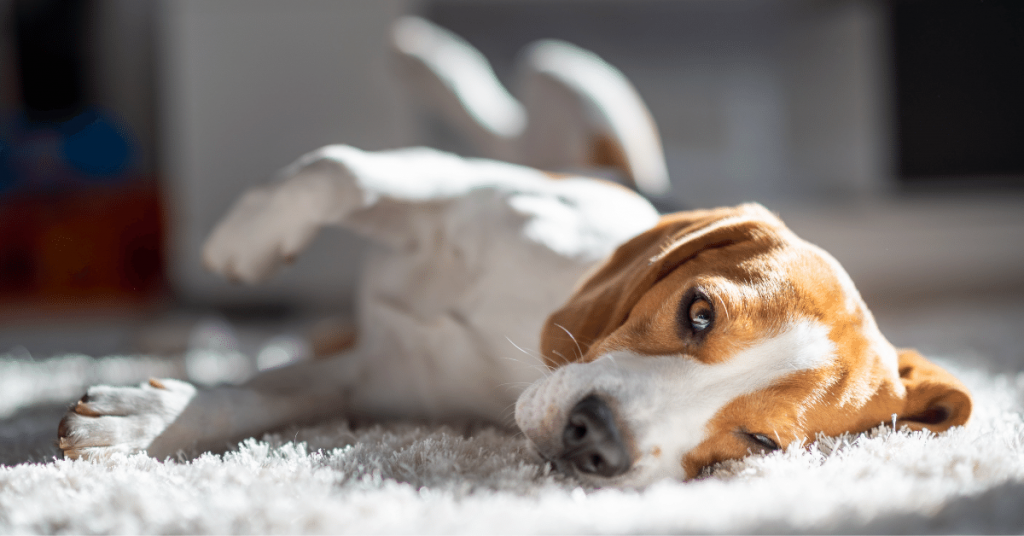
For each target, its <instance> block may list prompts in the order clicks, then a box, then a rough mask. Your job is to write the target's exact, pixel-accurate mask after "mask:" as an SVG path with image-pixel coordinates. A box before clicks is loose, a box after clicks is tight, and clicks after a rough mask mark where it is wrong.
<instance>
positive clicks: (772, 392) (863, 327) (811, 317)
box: [516, 205, 971, 486]
mask: <svg viewBox="0 0 1024 536" xmlns="http://www.w3.org/2000/svg"><path fill="white" fill-rule="evenodd" d="M541 349H542V352H543V355H544V356H545V359H546V360H547V362H548V365H549V367H551V368H552V369H554V370H553V373H552V374H550V375H548V376H547V377H545V378H544V379H542V380H540V381H538V382H537V383H535V384H533V385H532V386H530V387H529V388H528V389H527V390H526V391H525V392H524V393H523V394H522V396H521V397H520V398H519V401H518V403H517V404H516V422H517V423H518V424H519V427H520V428H521V429H522V430H523V432H524V433H525V434H526V436H527V437H528V438H529V440H530V442H531V443H532V444H533V446H534V447H535V448H536V449H537V451H538V453H539V454H541V455H542V456H543V457H545V458H547V459H549V460H551V461H553V462H555V464H556V465H557V466H559V467H560V468H561V469H563V470H564V471H567V472H571V473H575V474H576V475H578V476H579V477H580V478H581V479H583V480H584V481H587V482H590V483H594V484H613V485H627V486H638V485H644V484H647V483H649V482H652V481H655V480H658V479H662V478H666V477H675V478H693V477H695V476H697V475H698V474H699V473H700V471H701V470H702V469H703V468H705V467H708V466H710V465H712V464H714V463H717V462H720V461H723V460H727V459H732V458H741V457H743V456H746V455H748V454H749V453H752V452H753V453H757V452H766V451H770V450H774V449H777V448H780V447H785V446H787V445H790V444H791V443H793V442H802V441H806V440H808V439H813V438H814V437H815V435H816V434H818V433H824V434H826V435H838V434H841V433H844V432H860V431H864V430H868V429H870V428H873V427H875V426H877V425H879V424H880V423H882V422H892V418H893V415H896V419H897V420H896V423H895V424H896V426H897V427H900V426H903V425H906V426H909V427H910V428H913V429H929V430H932V431H935V432H939V431H943V430H946V429H947V428H949V427H951V426H955V425H959V424H963V423H965V422H966V421H967V419H968V417H969V416H970V412H971V399H970V395H969V393H968V392H967V390H966V389H965V388H964V387H963V385H961V384H960V382H958V381H957V380H956V379H955V378H953V377H952V376H951V375H950V374H949V373H947V372H945V371H944V370H942V369H940V368H939V367H937V366H935V365H933V364H931V363H929V362H928V361H926V360H925V359H924V358H922V357H921V356H920V355H918V354H917V353H915V352H913V351H909V350H908V351H900V350H897V349H895V348H894V347H893V346H892V345H891V344H890V343H889V342H888V341H887V340H886V339H885V337H883V336H882V334H881V333H880V332H879V330H878V327H877V326H876V324H875V321H874V318H873V317H872V316H871V313H870V311H868V309H867V307H866V306H865V305H864V302H863V301H862V300H861V297H860V294H859V293H858V292H857V289H856V288H855V287H854V286H853V283H852V281H851V280H850V278H849V276H848V275H847V274H846V272H845V271H844V270H843V268H842V267H841V266H840V265H839V264H838V263H837V262H836V260H835V259H833V258H832V257H831V256H830V255H829V254H827V253H825V252H824V251H822V250H821V249H819V248H817V247H815V246H813V245H811V244H809V243H807V242H805V241H803V240H801V239H800V238H798V237H797V236H796V235H794V234H793V233H792V232H791V231H789V229H787V228H786V227H785V226H784V225H783V224H782V222H781V221H780V220H779V219H778V218H776V217H775V216H773V215H772V214H771V213H769V212H768V211H767V210H765V209H764V208H763V207H761V206H759V205H742V206H739V207H736V208H725V209H715V210H708V211H693V212H685V213H679V214H674V215H670V216H665V217H663V218H662V220H661V221H660V222H659V224H658V225H657V226H656V227H654V228H653V229H651V230H650V231H647V232H645V233H644V234H641V235H640V236H637V237H636V238H634V239H633V240H631V241H629V242H627V243H626V244H624V245H623V246H621V247H620V248H619V249H618V250H617V251H616V252H615V253H614V254H613V255H612V256H611V257H610V258H609V259H608V260H607V261H605V262H604V263H603V264H601V265H599V266H598V267H596V268H595V269H594V271H592V272H591V273H590V275H589V276H588V277H585V278H584V279H583V281H582V282H581V283H580V285H579V287H578V288H577V289H576V290H575V292H574V293H573V296H572V297H571V298H570V299H569V301H568V302H567V303H566V304H565V306H564V307H562V309H560V310H558V311H556V312H555V313H554V314H552V315H551V317H550V318H549V319H548V321H547V323H546V324H545V327H544V330H543V333H542V342H541Z"/></svg>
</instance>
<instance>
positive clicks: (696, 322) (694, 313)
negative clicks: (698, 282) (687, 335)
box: [689, 297, 715, 333]
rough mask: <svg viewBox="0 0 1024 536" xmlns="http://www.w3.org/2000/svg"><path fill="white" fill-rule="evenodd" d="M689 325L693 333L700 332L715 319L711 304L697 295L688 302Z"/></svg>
mask: <svg viewBox="0 0 1024 536" xmlns="http://www.w3.org/2000/svg"><path fill="white" fill-rule="evenodd" d="M689 316H690V327H691V328H692V329H693V331H694V332H695V333H700V332H702V331H704V330H706V329H708V328H709V327H711V322H712V321H714V319H715V311H714V309H712V308H711V304H710V303H709V302H708V301H707V300H705V299H704V298H701V297H697V298H695V299H694V300H693V302H692V303H690V312H689Z"/></svg>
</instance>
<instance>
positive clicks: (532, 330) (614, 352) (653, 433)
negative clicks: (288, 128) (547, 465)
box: [59, 27, 971, 486]
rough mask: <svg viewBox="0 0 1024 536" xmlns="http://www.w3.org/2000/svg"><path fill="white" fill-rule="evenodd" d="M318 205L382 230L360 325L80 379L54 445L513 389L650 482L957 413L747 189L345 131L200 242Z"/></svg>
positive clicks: (959, 420) (583, 472)
mask: <svg viewBox="0 0 1024 536" xmlns="http://www.w3.org/2000/svg"><path fill="white" fill-rule="evenodd" d="M428 29H429V27H428ZM412 59H413V60H415V59H416V58H415V57H414V58H412ZM576 59H579V58H576ZM569 61H573V60H571V59H570V60H569ZM587 61H590V60H587ZM430 68H431V69H434V68H437V69H440V70H442V71H443V69H444V68H443V66H442V67H437V66H434V67H430ZM569 70H570V71H571V70H572V69H569ZM441 75H445V76H449V75H450V76H454V75H452V74H451V73H447V74H446V73H444V72H442V73H441ZM438 78H439V79H441V78H443V76H440V75H439V76H438ZM590 97H593V96H592V95H591V96H590ZM580 101H581V102H585V101H586V99H580ZM595 102H598V104H600V98H596V101H595ZM583 115H585V114H583ZM605 126H607V125H605ZM622 136H623V135H622V133H621V132H619V133H618V137H622ZM582 138H586V137H585V136H584V137H582ZM591 139H598V140H607V139H612V140H614V139H616V136H604V137H600V136H591ZM655 139H656V138H655ZM517 143H518V142H517ZM601 143H605V144H607V143H608V142H607V141H602V142H601ZM614 149H615V151H617V152H618V154H620V155H627V157H624V158H620V159H619V161H620V162H622V161H628V157H632V158H634V161H637V160H636V158H639V157H637V156H636V151H633V152H632V153H631V152H630V149H629V148H628V147H623V146H621V145H619V146H614ZM620 170H621V171H622V172H623V174H624V175H625V176H626V177H627V178H633V179H634V182H637V183H639V182H641V181H636V180H635V179H636V176H635V175H631V172H630V170H629V168H628V167H627V166H620ZM656 183H657V181H654V182H653V183H652V182H648V183H647V184H656ZM325 225H340V226H343V227H345V228H347V229H350V230H352V231H353V232H356V233H358V234H360V235H362V236H364V237H366V238H367V239H369V240H370V241H372V242H373V243H375V244H376V247H375V249H374V250H373V251H372V253H371V254H370V255H369V257H368V258H367V259H366V261H365V266H364V275H363V277H364V279H363V281H362V284H361V286H360V293H359V297H358V304H357V305H358V307H357V311H358V326H359V339H358V342H357V344H356V346H355V347H354V348H352V349H351V350H349V351H348V352H346V353H345V354H343V355H340V356H338V357H336V358H332V359H327V360H317V361H309V362H303V363H299V364H296V365H291V366H287V367H283V368H280V369H274V370H270V371H266V372H263V373H261V374H259V375H258V376H256V377H255V378H254V379H253V380H251V381H250V382H248V383H247V384H245V385H243V386H239V387H233V386H222V387H216V388H213V389H208V390H197V389H195V388H194V387H192V386H191V385H190V384H188V383H185V382H181V381H177V380H151V381H150V382H148V383H146V384H143V385H141V386H139V387H107V386H97V387H93V388H90V389H89V392H88V394H87V395H86V396H85V397H83V399H82V400H81V401H80V402H79V403H78V404H77V405H76V406H74V407H73V408H72V409H71V410H70V411H69V412H68V414H67V415H66V416H65V418H64V419H63V420H62V421H61V424H60V430H59V436H60V446H61V449H63V451H64V453H65V455H66V456H68V457H71V458H76V457H97V456H104V455H106V454H109V453H111V452H135V451H141V450H146V451H148V452H149V454H151V455H153V456H156V457H162V456H166V455H169V454H172V453H174V452H175V451H177V450H178V449H182V448H190V447H197V446H198V447H201V448H202V447H208V446H217V445H221V444H224V443H225V442H226V441H229V440H232V439H237V438H240V437H247V436H251V435H255V434H259V433H262V432H264V431H266V430H270V429H274V428H278V427H281V426H286V425H289V424H292V423H298V422H309V421H313V420H318V419H324V418H330V417H337V416H358V417H370V418H390V417H427V418H451V417H472V418H483V419H489V420H493V421H496V422H501V421H502V419H503V418H505V417H507V412H508V408H510V407H513V406H514V407H515V422H516V424H517V425H518V427H519V428H520V429H521V430H522V432H523V433H524V434H525V436H526V438H527V439H528V441H529V444H530V445H531V447H532V448H533V449H534V451H535V452H536V453H537V454H538V455H539V456H540V457H542V458H544V459H546V460H548V461H550V462H552V463H553V464H554V465H555V466H556V467H557V468H559V469H560V470H562V471H565V472H566V473H569V474H573V475H575V476H576V477H578V478H579V479H580V480H582V481H584V482H586V483H589V484H594V485H619V486H643V485H645V484H648V483H650V482H653V481H656V480H659V479H663V478H679V479H688V478H693V477H695V476H697V475H698V474H700V472H701V471H702V470H703V469H704V468H706V467H709V466H711V465H713V464H715V463H717V462H720V461H723V460H727V459H733V458H739V457H743V456H746V455H748V454H750V453H752V452H753V453H760V452H767V451H771V450H775V449H778V448H780V447H785V446H787V445H790V444H792V443H799V442H804V441H807V440H810V439H813V438H814V437H815V436H816V434H820V433H823V434H827V435H837V434H842V433H846V432H860V431H865V430H868V429H870V428H873V427H875V426H878V425H879V424H880V423H883V422H891V421H892V419H894V418H895V419H896V423H895V424H896V426H908V427H910V428H911V429H915V430H917V429H929V430H932V431H935V432H940V431H943V430H946V429H948V428H949V427H951V426H956V425H960V424H963V423H965V422H966V421H967V419H968V418H969V416H970V412H971V399H970V395H969V393H968V392H967V390H966V389H965V388H964V387H963V385H961V384H960V383H959V382H958V381H957V380H956V379H955V378H953V377H952V376H951V375H949V374H948V373H947V372H945V371H943V370H942V369H940V368H939V367H937V366H935V365H933V364H931V363H930V362H928V361H927V360H925V359H924V358H922V357H921V356H920V355H918V354H917V353H915V352H913V351H909V350H897V349H895V348H894V347H893V346H892V345H891V344H890V343H889V342H888V341H887V340H886V339H885V337H884V336H883V335H882V334H881V333H880V332H879V330H878V328H877V326H876V325H875V322H874V319H873V318H872V316H871V313H870V312H869V311H868V309H867V307H866V306H865V304H864V302H863V301H862V300H861V298H860V295H859V294H858V292H857V290H856V288H855V287H854V285H853V283H852V282H851V281H850V278H849V277H848V276H847V274H846V273H845V272H844V271H843V269H842V267H841V266H840V265H839V264H838V263H837V262H836V261H835V259H833V258H832V257H831V256H830V255H828V254H827V253H825V252H824V251H822V250H820V249H819V248H817V247H815V246H813V245H811V244H809V243H807V242H805V241H803V240H801V239H800V238H798V237H797V236H795V235H794V234H793V233H792V232H791V231H789V230H788V229H787V228H786V227H785V225H784V224H783V223H782V222H781V221H780V220H779V219H778V218H777V217H776V216H774V215H772V214H771V213H770V212H769V211H767V210H766V209H764V208H763V207H761V206H760V205H756V204H748V205H741V206H738V207H730V208H718V209H713V210H695V211H687V212H679V213H674V214H669V215H665V216H659V214H658V213H657V211H655V210H654V209H653V208H652V207H651V205H650V204H649V203H648V202H647V201H646V200H644V199H643V198H642V197H640V196H639V195H637V194H636V193H634V192H632V191H630V190H629V189H627V188H623V187H621V186H618V185H615V184H612V183H608V182H605V181H600V180H594V179H589V178H585V177H579V176H572V175H569V176H565V175H559V176H553V175H551V174H549V173H546V172H542V171H538V170H537V169H534V168H531V167H525V166H519V165H514V164H509V163H504V162H497V161H493V160H483V159H467V158H462V157H458V156H455V155H451V154H447V153H442V152H438V151H434V150H431V149H405V150H398V151H388V152H378V153H369V152H363V151H360V150H358V149H355V148H352V147H347V146H338V145H336V146H328V147H325V148H323V149H320V150H318V151H314V152H313V153H310V154H308V155H306V156H304V157H302V158H300V159H299V160H298V161H297V162H296V163H295V164H293V165H291V166H290V167H288V168H287V169H286V170H284V172H283V174H282V177H281V178H280V179H279V180H278V181H277V182H275V183H274V184H271V185H268V186H264V187H260V188H256V189H253V190H251V191H249V192H248V193H246V194H245V195H244V196H243V197H242V198H241V199H240V200H239V201H238V203H237V204H236V205H235V206H234V208H233V209H232V210H231V211H230V213H229V214H228V215H227V216H226V217H225V219H224V220H223V221H222V222H221V223H220V224H219V225H218V226H217V228H216V229H215V230H214V231H213V233H212V234H211V236H210V238H209V240H208V242H207V244H206V247H205V251H204V259H205V262H206V264H207V267H208V268H210V269H211V270H213V271H215V272H217V273H220V274H222V275H224V276H225V277H228V278H231V279H236V280H240V281H244V282H255V281H259V280H261V279H263V278H265V277H267V276H269V275H270V274H272V273H273V272H274V271H275V270H276V269H277V268H278V267H279V266H280V265H281V264H282V263H284V262H287V261H288V260H289V259H292V258H294V257H295V256H296V255H297V254H299V252H300V251H301V250H302V249H303V248H304V247H305V246H306V244H308V243H309V242H310V240H311V239H312V237H313V236H314V235H315V233H316V232H317V230H318V229H320V228H321V227H323V226H325ZM538 336H539V338H538Z"/></svg>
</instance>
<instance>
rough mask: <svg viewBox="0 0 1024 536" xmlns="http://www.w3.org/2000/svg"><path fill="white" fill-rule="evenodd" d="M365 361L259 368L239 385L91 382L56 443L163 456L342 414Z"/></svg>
mask: <svg viewBox="0 0 1024 536" xmlns="http://www.w3.org/2000/svg"><path fill="white" fill-rule="evenodd" d="M362 362H363V361H362V360H361V359H359V356H358V355H353V354H348V355H345V356H339V357H337V358H333V359H328V360H322V361H312V362H306V363H300V364H297V365H292V366H289V367H283V368H281V369H275V370H270V371H267V372H263V373H261V374H259V375H258V376H256V377H255V378H253V379H252V380H250V381H249V382H248V383H246V384H245V385H242V386H219V387H214V388H212V389H205V390H200V389H196V388H195V387H193V386H192V385H191V384H189V383H186V382H183V381H179V380H172V379H160V380H157V379H153V380H150V381H148V382H145V383H143V384H141V385H140V386H138V387H110V386H105V385H99V386H94V387H91V388H89V391H88V393H87V394H86V395H85V396H84V397H82V399H81V400H80V401H79V402H78V403H77V404H75V405H74V406H72V407H71V408H70V409H69V410H68V412H67V414H66V415H65V416H64V418H63V419H62V420H61V423H60V426H59V428H58V438H59V446H60V448H61V450H62V451H64V455H65V456H66V457H68V458H87V459H95V458H102V457H106V456H109V455H110V454H112V453H115V452H121V453H126V454H128V453H134V452H141V451H146V452H148V453H149V455H151V456H153V457H155V458H161V459H162V458H165V457H167V456H170V455H173V454H174V453H175V452H177V451H179V450H182V449H222V448H224V447H225V446H227V445H228V444H229V443H230V442H231V441H233V440H237V439H242V438H245V437H251V436H254V435H258V434H261V433H263V432H266V431H268V430H272V429H275V428H280V427H282V426H287V425H290V424H301V423H308V422H312V421H315V420H321V419H325V418H329V417H334V416H343V415H344V412H345V410H346V405H347V404H346V402H347V400H348V396H349V389H351V388H352V387H353V386H354V385H356V384H357V382H358V381H357V378H358V374H359V371H360V368H359V367H360V366H361V365H360V364H361V363H362Z"/></svg>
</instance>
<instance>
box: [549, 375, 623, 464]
mask: <svg viewBox="0 0 1024 536" xmlns="http://www.w3.org/2000/svg"><path fill="white" fill-rule="evenodd" d="M568 420H569V422H568V423H567V424H566V426H565V430H564V431H563V432H562V442H563V447H564V451H563V452H562V456H561V458H562V459H563V460H565V461H567V462H569V463H570V464H572V466H573V467H575V468H576V470H577V471H580V472H581V473H587V474H596V475H601V476H605V477H612V476H615V475H618V474H622V473H624V472H626V470H628V469H629V466H630V464H631V462H630V459H629V454H628V453H627V452H626V447H625V443H624V442H623V440H622V435H621V434H620V433H619V428H618V426H616V425H615V416H614V415H613V414H612V410H611V408H609V407H608V404H606V403H605V402H604V400H602V399H601V398H600V397H598V396H595V395H591V396H588V397H586V398H584V399H583V400H580V401H579V403H577V404H576V406H575V407H573V408H572V411H570V412H569V419H568Z"/></svg>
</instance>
